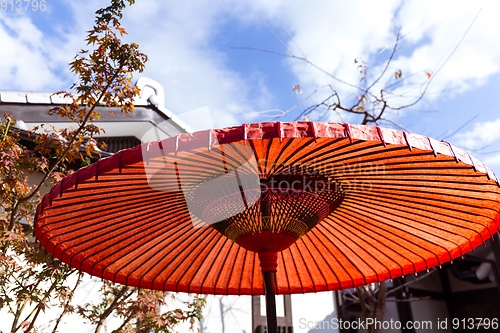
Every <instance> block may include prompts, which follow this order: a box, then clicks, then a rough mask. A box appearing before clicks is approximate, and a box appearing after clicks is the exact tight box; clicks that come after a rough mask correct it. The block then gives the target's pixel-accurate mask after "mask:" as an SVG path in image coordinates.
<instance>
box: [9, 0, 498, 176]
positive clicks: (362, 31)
mask: <svg viewBox="0 0 500 333" xmlns="http://www.w3.org/2000/svg"><path fill="white" fill-rule="evenodd" d="M107 4H108V1H107V0H89V1H86V2H85V6H82V3H81V2H71V1H62V0H61V1H59V0H47V1H46V6H47V9H46V11H43V12H42V11H40V10H38V11H32V10H30V9H28V10H27V11H26V12H24V11H23V12H15V11H14V12H13V11H11V10H10V8H7V10H5V11H1V10H0V41H1V42H2V48H1V49H0V72H2V73H3V75H1V76H0V90H23V91H29V90H33V91H58V90H63V89H68V88H69V87H70V85H71V82H72V79H73V78H72V77H71V75H70V74H69V71H68V66H67V64H68V63H69V61H71V59H72V57H73V56H74V54H75V53H76V52H77V51H78V50H79V49H80V48H83V47H84V46H85V45H84V43H83V39H84V37H85V31H87V30H89V29H90V27H91V25H92V23H93V19H94V11H95V10H96V9H98V8H100V7H103V6H106V5H107ZM499 12H500V4H499V3H498V2H495V1H476V2H472V1H439V2H436V1H400V0H387V1H383V2H378V1H377V2H373V1H349V2H347V1H307V2H306V1H291V0H288V1H285V0H273V1H264V0H253V1H247V0H242V1H229V0H218V1H207V0H192V1H159V0H138V1H137V3H136V4H135V5H133V6H132V7H131V8H128V9H127V10H126V11H125V15H124V19H123V22H122V23H123V27H124V28H125V29H126V30H127V31H128V32H129V36H127V38H126V40H127V41H133V42H136V43H138V44H139V45H140V47H141V50H143V52H145V53H146V54H148V55H149V59H150V61H149V63H148V64H147V66H146V71H145V73H144V74H143V75H144V76H147V77H150V78H152V79H154V80H156V81H158V82H160V83H161V84H162V85H163V86H164V87H165V96H166V101H165V105H166V107H167V108H169V109H170V110H171V111H172V112H174V113H176V114H182V113H184V112H187V111H190V110H194V109H198V108H202V107H208V108H209V109H210V112H211V115H212V118H213V123H214V125H215V126H216V127H223V126H231V125H238V124H241V123H244V122H258V121H266V120H273V119H274V120H275V118H270V117H266V116H265V113H262V111H266V110H270V109H280V110H287V109H289V108H291V107H293V106H294V105H295V104H296V103H298V102H300V101H301V99H302V98H304V97H305V96H307V94H308V93H310V92H312V91H313V90H314V89H315V88H317V87H318V86H321V85H325V84H332V83H334V84H335V82H332V79H331V78H329V77H328V76H326V75H325V74H323V73H321V72H319V71H318V70H315V69H314V68H312V67H311V66H309V65H306V64H305V63H303V62H301V61H297V60H293V59H289V58H285V57H280V56H278V55H275V54H270V53H264V52H258V51H252V50H241V49H234V47H255V48H263V49H269V50H273V51H278V52H286V50H285V48H284V47H283V46H282V45H281V44H280V42H279V41H278V40H277V39H276V38H274V37H273V35H272V34H271V32H270V31H269V30H268V29H267V28H266V26H265V25H264V23H263V22H265V23H266V24H267V25H268V26H269V27H270V28H271V29H272V30H273V31H274V32H275V33H276V34H277V35H278V36H279V37H280V38H281V39H282V40H283V42H284V43H286V45H287V47H289V48H291V49H292V50H293V51H294V52H297V54H300V52H299V51H298V50H297V48H296V46H295V45H294V43H293V41H292V40H291V39H290V38H288V36H287V35H286V34H285V32H284V31H283V30H282V29H281V27H283V28H284V29H286V30H287V31H288V32H289V33H290V34H291V36H292V37H293V39H294V41H295V42H296V43H297V45H299V46H300V48H301V50H302V51H303V52H304V53H305V54H306V56H307V58H308V59H309V60H311V61H313V62H314V63H315V64H317V65H318V66H320V67H322V68H323V69H325V70H326V71H328V72H329V73H332V74H334V75H336V76H337V77H339V78H341V79H343V80H345V81H347V82H350V83H353V84H357V83H359V75H358V73H357V71H356V65H355V64H354V59H355V58H362V59H363V60H364V61H365V62H366V63H367V65H368V71H369V76H368V79H369V80H370V79H373V77H374V75H375V74H377V73H379V72H380V71H381V69H382V66H383V61H384V60H385V59H386V58H387V56H388V54H389V50H390V49H391V45H392V43H393V42H394V40H395V34H394V29H395V28H397V29H400V31H401V35H402V36H403V38H402V40H401V42H400V44H399V49H398V53H397V54H396V57H395V59H394V62H393V67H391V69H390V70H389V71H388V73H389V76H388V77H387V80H389V77H390V76H391V75H392V74H391V73H394V71H395V70H398V69H400V70H401V71H402V73H403V77H409V76H410V74H414V76H412V78H414V81H413V82H416V83H420V84H421V83H425V82H426V80H427V79H426V77H425V75H424V73H425V71H432V72H433V74H435V75H434V76H433V78H432V83H431V85H430V87H429V90H428V91H427V94H426V96H425V101H424V102H422V103H420V104H418V105H417V106H415V107H413V108H411V109H408V110H403V111H400V112H398V113H394V114H391V115H390V119H391V120H393V121H395V122H397V123H398V124H400V125H401V126H403V127H405V128H408V129H409V130H411V131H413V132H415V133H419V134H425V135H429V136H432V137H434V138H436V139H443V138H446V140H448V141H450V142H452V143H454V144H455V145H457V146H459V147H461V148H464V149H466V150H468V151H470V152H471V153H472V154H473V155H475V156H476V157H478V158H480V159H483V160H484V161H485V162H486V164H487V165H488V166H490V167H491V168H493V169H494V170H496V171H497V172H498V173H500V152H499V150H500V148H497V147H498V146H499V143H500V131H499V130H498V128H499V126H500V114H499V112H498V111H499V110H498V107H497V104H498V103H495V102H496V98H495V97H496V94H497V93H498V90H499V88H500V73H499V72H500V66H499V65H498V64H499V63H500V43H499V42H498V38H500V37H498V36H499V34H498V32H499V31H498V26H497V24H496V15H497V13H499ZM476 16H477V18H476V19H475V17H476ZM469 27H470V29H469V30H468V28H469ZM467 30H468V32H467V34H465V33H466V31H467ZM462 37H463V41H462V42H461V43H459V42H460V40H461V38H462ZM457 45H458V48H457V49H456V51H455V52H453V51H454V49H455V48H456V47H457ZM382 50H385V51H383V52H381V51H382ZM450 54H452V55H451V57H450V58H449V60H448V61H447V62H446V63H445V64H444V66H443V63H444V60H445V59H447V58H448V57H449V56H450ZM438 69H439V70H438ZM387 80H385V81H387ZM410 81H411V80H410ZM294 85H300V86H301V87H302V88H303V93H302V94H300V95H299V96H296V94H295V92H294V91H293V90H292V87H293V86H294ZM335 88H336V89H337V91H338V92H339V94H340V95H341V96H342V97H343V100H345V101H349V99H352V98H353V96H354V95H355V92H354V91H353V90H352V89H350V88H349V87H347V86H343V85H341V84H335ZM403 88H405V87H403ZM418 91H419V90H418V89H417V90H416V91H413V92H412V93H413V94H416V93H418ZM324 93H326V91H324V90H323V92H321V91H320V92H319V93H318V94H316V95H315V96H314V101H319V100H321V97H322V96H324V95H323V94H324ZM409 95H411V93H410V94H406V95H404V97H403V98H402V99H400V101H399V103H405V102H407V101H409V97H408V96H409ZM308 105H310V104H307V103H304V105H301V106H299V107H297V108H296V109H295V110H294V111H292V112H290V114H288V115H287V116H285V117H283V118H281V119H280V120H282V121H289V120H294V119H295V118H296V116H297V114H299V113H300V112H301V111H302V110H303V109H304V107H306V106H308ZM318 118H319V115H318V114H311V117H310V119H311V120H315V119H318ZM471 119H472V120H471ZM190 120H191V121H189V120H188V122H190V123H191V125H192V127H194V128H195V129H202V128H203V127H205V126H206V124H208V123H209V122H207V121H204V119H190ZM322 120H328V121H346V122H351V123H357V122H359V121H360V119H359V118H358V117H354V116H349V115H345V114H344V115H340V116H339V115H336V114H334V113H329V114H326V115H325V117H324V118H323V119H322ZM464 125H465V126H464ZM381 126H385V127H391V126H392V125H391V124H390V123H387V122H386V123H382V124H381ZM457 130H458V131H457ZM450 134H453V135H452V136H449V135H450Z"/></svg>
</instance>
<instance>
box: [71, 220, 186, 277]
mask: <svg viewBox="0 0 500 333" xmlns="http://www.w3.org/2000/svg"><path fill="white" fill-rule="evenodd" d="M141 220H144V219H141ZM141 220H138V221H141ZM150 222H152V221H150ZM150 222H146V223H144V224H148V223H150ZM179 222H181V221H179ZM185 222H186V221H182V222H181V223H180V224H179V230H177V231H174V232H173V234H172V236H168V237H167V238H170V237H173V235H175V234H177V233H178V232H181V231H182V229H184V228H186V227H187V226H188V225H185V226H181V225H182V224H183V223H185ZM168 227H169V226H163V227H160V228H158V229H157V230H155V229H151V230H150V232H149V233H147V234H146V235H145V236H149V235H152V234H154V233H155V232H159V231H161V230H163V229H166V230H168ZM134 229H135V228H133V229H131V230H129V232H131V231H133V230H134ZM120 236H121V235H120ZM120 236H115V237H112V238H108V239H107V240H108V241H110V240H112V239H116V241H115V242H114V243H113V244H111V245H109V246H108V247H107V248H103V249H101V250H99V251H97V252H94V253H92V254H91V255H89V256H88V257H87V258H85V259H84V260H82V261H81V262H80V268H81V266H82V264H83V262H84V261H85V260H87V259H90V258H92V257H94V256H96V255H98V254H99V253H101V252H103V251H105V250H107V249H109V248H115V247H116V246H117V245H118V244H120V243H122V241H123V239H122V238H118V237H120ZM97 237H99V236H97ZM117 238H118V239H117ZM145 239H146V237H143V241H145ZM82 244H84V243H80V244H78V245H82ZM143 244H144V243H141V242H140V241H139V242H133V243H130V244H128V245H127V246H125V247H122V248H120V247H117V248H115V250H114V251H113V252H111V253H109V254H107V255H106V256H105V257H103V258H101V259H100V260H99V261H97V262H95V263H94V264H93V265H92V267H91V272H92V270H93V268H94V266H95V265H96V264H98V263H99V262H102V261H104V260H106V259H108V258H110V257H112V256H113V255H114V254H116V253H118V252H120V251H123V250H124V249H126V248H132V249H131V250H130V251H129V252H132V251H135V250H137V249H138V248H140V247H141V246H142V245H143ZM97 245H98V244H97ZM95 246H96V245H93V246H88V247H86V248H85V249H82V250H80V251H79V252H78V253H81V252H84V251H88V250H89V249H91V248H93V247H95ZM65 251H66V250H65ZM78 253H75V254H74V255H73V256H72V257H71V261H72V260H73V258H74V257H75V256H76V255H77V254H78ZM108 266H109V264H108V265H106V267H104V268H103V269H102V274H103V273H104V271H105V270H106V269H107V268H108ZM120 270H121V269H119V270H118V271H117V272H115V277H114V280H115V279H116V274H117V273H118V272H119V271H120ZM114 280H113V281H114Z"/></svg>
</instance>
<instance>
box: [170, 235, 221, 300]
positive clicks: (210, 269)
mask: <svg viewBox="0 0 500 333" xmlns="http://www.w3.org/2000/svg"><path fill="white" fill-rule="evenodd" d="M220 241H222V242H223V243H222V244H221V246H220V248H219V251H218V253H217V254H216V256H215V258H214V259H213V260H211V262H209V263H208V264H207V265H210V268H209V269H208V270H207V272H206V274H205V276H204V277H203V281H202V283H201V291H202V293H203V286H204V285H205V281H206V280H207V278H208V276H209V275H210V272H211V271H212V268H213V267H214V265H215V263H216V262H217V258H219V255H220V253H221V252H222V249H223V248H224V247H225V245H226V243H227V242H228V241H230V240H229V239H228V238H225V239H224V238H222V237H220V238H219V239H218V240H217V244H218V243H219V242H220ZM214 250H215V246H214V247H212V248H211V249H210V251H208V253H207V254H206V255H205V256H204V258H203V260H202V261H201V262H200V264H199V265H198V268H197V269H196V270H195V272H196V273H194V274H193V276H192V277H191V279H190V280H189V283H187V286H188V291H187V292H188V294H189V293H190V287H191V283H192V282H193V280H194V278H195V277H196V275H197V274H198V273H199V272H200V268H201V267H202V266H203V264H204V263H205V262H206V261H207V258H208V257H209V256H210V254H211V253H212V251H214ZM225 259H227V256H226V258H225ZM225 259H224V262H225ZM222 266H224V263H223V264H222ZM187 271H188V270H186V271H185V272H184V274H183V275H182V277H184V275H185V274H186V273H187ZM181 280H182V278H180V279H179V280H178V283H179V282H180V281H181ZM216 288H217V281H216V283H214V291H213V295H216V293H215V290H216ZM177 289H178V287H177Z"/></svg>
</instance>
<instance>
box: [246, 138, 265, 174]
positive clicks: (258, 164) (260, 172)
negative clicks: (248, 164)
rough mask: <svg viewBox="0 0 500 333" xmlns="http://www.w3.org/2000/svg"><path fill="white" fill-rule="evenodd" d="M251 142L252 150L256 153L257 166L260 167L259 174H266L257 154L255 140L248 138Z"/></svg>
mask: <svg viewBox="0 0 500 333" xmlns="http://www.w3.org/2000/svg"><path fill="white" fill-rule="evenodd" d="M248 141H249V142H250V146H252V152H253V154H254V157H255V160H256V161H257V167H258V168H259V176H261V177H262V176H263V175H264V171H262V166H261V165H260V160H261V159H260V158H259V156H258V155H257V149H255V144H254V143H253V140H248Z"/></svg>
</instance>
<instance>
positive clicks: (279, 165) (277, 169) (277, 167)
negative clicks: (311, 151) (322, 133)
mask: <svg viewBox="0 0 500 333" xmlns="http://www.w3.org/2000/svg"><path fill="white" fill-rule="evenodd" d="M290 141H292V140H290ZM293 141H294V142H295V139H293ZM312 143H314V140H313V139H311V140H310V141H308V142H306V143H304V144H302V145H300V146H299V147H297V148H295V150H294V151H293V152H291V153H290V152H289V153H288V154H287V155H286V158H285V159H284V160H283V161H281V162H280V163H276V164H275V167H274V170H275V174H277V173H280V172H281V171H282V170H283V169H284V166H286V165H290V164H291V163H288V161H290V160H291V159H292V158H293V157H295V158H296V159H300V158H301V157H302V156H297V155H298V153H300V152H301V151H302V150H305V149H306V148H307V147H308V146H310V145H311V144H312ZM287 148H288V147H287ZM284 152H285V150H284V149H283V150H281V152H280V154H279V155H278V157H277V158H276V161H278V160H279V158H281V156H282V154H283V153H284ZM305 154H306V153H305Z"/></svg>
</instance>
